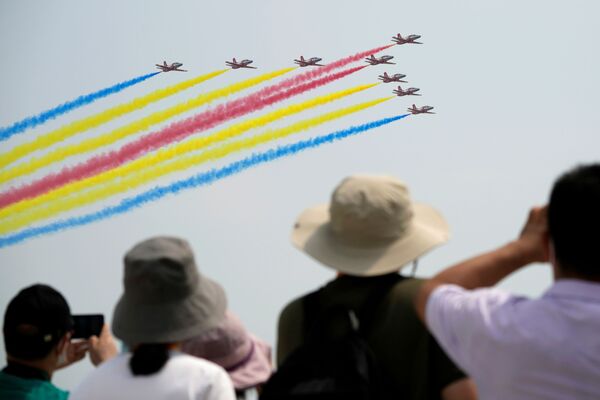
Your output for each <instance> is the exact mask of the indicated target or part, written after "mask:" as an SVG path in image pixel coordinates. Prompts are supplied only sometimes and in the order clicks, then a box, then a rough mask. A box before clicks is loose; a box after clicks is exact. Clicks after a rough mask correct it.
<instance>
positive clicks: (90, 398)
mask: <svg viewBox="0 0 600 400" xmlns="http://www.w3.org/2000/svg"><path fill="white" fill-rule="evenodd" d="M130 357H131V353H127V354H121V355H119V356H117V357H115V358H113V359H112V360H110V361H107V362H105V363H103V364H102V365H100V367H98V368H96V369H95V370H94V371H93V372H92V373H90V374H89V375H88V376H87V377H86V378H85V379H84V380H83V381H82V382H81V384H80V385H79V386H78V387H77V388H76V389H75V390H74V391H73V392H72V393H71V395H70V396H69V400H79V399H82V400H101V399H102V400H121V399H122V400H135V399H144V400H167V399H169V400H171V399H172V400H179V399H181V400H235V391H234V389H233V385H232V383H231V380H230V379H229V375H227V372H225V370H224V369H223V368H221V367H220V366H218V365H217V364H214V363H212V362H210V361H206V360H203V359H200V358H197V357H192V356H189V355H187V354H182V353H178V352H173V353H172V354H171V357H170V358H169V360H168V361H167V363H166V364H165V366H164V367H163V368H162V369H161V370H160V371H158V372H157V373H155V374H152V375H144V376H134V375H133V374H132V373H131V370H130V369H129V359H130Z"/></svg>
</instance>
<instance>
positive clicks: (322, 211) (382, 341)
mask: <svg viewBox="0 0 600 400" xmlns="http://www.w3.org/2000/svg"><path fill="white" fill-rule="evenodd" d="M447 239H448V227H447V225H446V222H445V221H444V219H443V217H442V216H441V215H440V214H439V213H438V212H437V211H435V210H434V209H433V208H431V207H430V206H427V205H424V204H416V203H412V201H411V199H410V196H409V192H408V188H407V187H406V186H405V185H404V184H403V183H402V182H400V181H398V180H397V179H395V178H392V177H384V176H353V177H349V178H346V179H344V180H343V181H342V182H341V184H340V185H339V186H338V187H337V188H336V189H335V191H334V192H333V195H332V197H331V203H330V204H328V205H320V206H316V207H313V208H310V209H308V210H306V211H304V212H303V213H302V214H301V215H300V216H299V218H298V220H297V222H296V224H295V226H294V229H293V232H292V242H293V244H294V245H295V246H296V247H298V248H299V249H300V250H302V251H304V252H306V253H307V254H308V255H310V256H311V257H313V258H314V259H316V260H317V261H319V262H320V263H322V264H323V265H325V266H327V267H329V268H332V269H333V270H335V271H337V272H338V276H337V278H336V279H334V280H332V281H330V282H329V283H328V284H327V285H326V286H324V287H323V288H321V289H320V290H319V291H318V292H316V293H317V295H316V296H317V300H316V301H315V300H311V301H310V302H309V301H308V299H309V298H312V299H315V295H313V294H309V295H305V296H303V297H301V298H299V299H296V300H294V301H292V302H291V303H290V304H288V305H287V306H286V307H285V309H284V310H283V311H282V313H281V315H280V319H279V330H278V343H277V363H278V366H281V365H283V364H284V363H285V361H286V358H287V357H288V356H289V355H290V354H291V353H293V352H294V350H296V349H298V348H299V347H300V346H301V345H302V344H303V343H304V342H305V340H306V339H307V337H308V333H309V330H310V329H311V327H312V325H314V322H315V321H316V320H317V318H316V317H312V319H311V320H305V315H306V314H305V305H306V304H307V303H310V304H315V303H316V306H311V307H310V308H311V309H314V308H317V309H318V314H320V315H323V314H325V313H326V312H327V310H328V309H333V308H335V307H339V306H340V305H341V306H343V307H344V308H348V309H351V310H354V311H355V312H356V314H357V315H358V316H359V319H361V318H363V317H364V319H367V316H370V317H369V320H370V324H369V325H370V327H371V328H370V329H369V334H368V335H367V337H366V340H367V343H368V345H369V347H370V348H371V350H372V352H373V354H374V355H375V359H376V363H377V364H378V366H379V367H380V369H381V371H383V373H384V374H385V375H386V376H387V377H388V380H389V382H388V386H389V387H388V392H390V393H391V394H392V395H394V397H396V398H403V399H420V400H422V399H438V398H443V399H461V400H465V399H472V398H474V391H473V388H472V386H471V383H470V381H469V380H468V379H466V378H465V376H464V374H463V373H462V372H461V371H460V370H459V369H458V368H456V367H455V366H454V365H453V364H452V363H451V362H450V360H449V359H448V358H447V357H446V355H445V354H444V353H443V352H442V351H441V349H440V348H439V347H438V345H437V343H436V342H435V340H434V339H433V338H432V337H431V336H430V335H429V334H428V333H427V330H426V329H425V327H424V326H423V324H422V323H421V322H420V321H419V319H418V318H417V316H416V314H415V312H414V309H413V307H412V304H413V297H414V296H415V295H416V293H417V290H418V289H419V287H420V286H421V280H420V279H415V278H409V277H402V276H401V275H399V274H398V272H399V271H400V269H401V268H402V267H404V266H405V265H407V264H409V263H411V262H415V263H416V260H417V259H418V258H419V257H421V256H423V255H424V254H425V253H427V252H428V251H430V250H431V249H433V248H434V247H436V246H438V245H441V244H443V243H445V242H446V241H447ZM390 281H391V282H392V286H385V284H386V282H390ZM382 287H384V288H385V289H382ZM382 290H387V292H386V293H385V296H382V297H383V299H382V301H381V302H379V303H378V306H377V307H376V308H375V309H368V310H365V309H364V308H366V307H368V304H369V303H371V301H370V298H372V296H373V293H376V292H380V291H382ZM267 385H269V384H267ZM265 390H266V388H265Z"/></svg>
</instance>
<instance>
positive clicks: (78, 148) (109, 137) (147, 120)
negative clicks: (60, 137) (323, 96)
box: [0, 67, 296, 184]
mask: <svg viewBox="0 0 600 400" xmlns="http://www.w3.org/2000/svg"><path fill="white" fill-rule="evenodd" d="M294 69H296V68H295V67H292V68H284V69H281V70H278V71H274V72H269V73H266V74H263V75H260V76H257V77H255V78H250V79H246V80H244V81H242V82H238V83H234V84H232V85H229V86H226V87H224V88H221V89H216V90H213V91H211V92H208V93H205V94H201V95H200V96H198V97H196V98H194V99H191V100H188V101H186V102H183V103H180V104H177V105H175V106H173V107H170V108H167V109H166V110H162V111H157V112H155V113H153V114H150V115H148V116H146V117H144V118H141V119H139V120H137V121H134V122H131V123H129V124H127V125H125V126H123V127H120V128H117V129H115V130H113V131H112V132H109V133H107V134H104V135H101V136H98V137H93V138H90V139H87V140H84V141H83V142H80V143H76V144H73V145H69V146H65V147H62V148H59V149H56V150H55V151H52V152H50V153H48V154H46V155H44V156H42V157H39V158H34V159H32V160H30V161H28V162H26V163H23V164H19V165H17V166H15V167H13V168H12V169H8V170H5V171H1V172H0V184H2V183H4V182H6V181H8V180H11V179H14V178H16V177H19V176H23V175H26V174H30V173H32V172H34V171H36V170H38V169H40V168H43V167H45V166H48V165H50V164H53V163H55V162H58V161H61V160H64V159H65V158H67V157H70V156H72V155H76V154H81V153H87V152H91V151H93V150H96V149H98V148H100V147H103V146H107V145H109V144H111V143H114V142H116V141H118V140H121V139H123V138H126V137H127V136H130V135H133V134H134V133H137V132H140V131H143V130H146V129H148V128H149V127H150V126H152V125H155V124H158V123H161V122H163V121H165V120H167V119H169V118H172V117H174V116H176V115H179V114H181V113H184V112H186V111H189V110H192V109H194V108H197V107H200V106H202V105H204V104H207V103H210V102H211V101H214V100H216V99H219V98H221V97H225V96H228V95H231V94H234V93H236V92H239V91H242V90H244V89H247V88H249V87H252V86H255V85H258V84H260V83H263V82H265V81H268V80H270V79H274V78H277V77H278V76H281V75H283V74H286V73H288V72H290V71H292V70H294Z"/></svg>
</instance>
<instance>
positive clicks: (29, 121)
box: [0, 72, 160, 142]
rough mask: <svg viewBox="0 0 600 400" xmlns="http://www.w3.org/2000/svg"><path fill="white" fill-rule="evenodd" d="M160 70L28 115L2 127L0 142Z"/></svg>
mask: <svg viewBox="0 0 600 400" xmlns="http://www.w3.org/2000/svg"><path fill="white" fill-rule="evenodd" d="M158 74H160V72H153V73H151V74H146V75H142V76H138V77H137V78H133V79H130V80H128V81H125V82H121V83H117V84H116V85H113V86H111V87H107V88H105V89H101V90H98V91H97V92H94V93H89V94H84V95H83V96H79V97H78V98H76V99H75V100H71V101H67V102H66V103H63V104H61V105H59V106H56V107H54V108H51V109H50V110H46V111H43V112H41V113H39V114H38V115H34V116H33V117H27V118H25V119H23V120H21V121H19V122H15V123H14V124H12V125H11V126H7V127H5V128H0V142H1V141H3V140H6V139H8V138H10V137H11V136H13V135H16V134H17V133H21V132H23V131H25V130H27V129H29V128H33V127H35V126H38V125H40V124H43V123H44V122H46V121H48V120H49V119H54V118H56V117H58V116H60V115H62V114H64V113H67V112H69V111H71V110H74V109H76V108H79V107H82V106H85V105H86V104H90V103H92V102H94V101H96V100H98V99H101V98H102V97H106V96H108V95H109V94H113V93H117V92H120V91H121V90H123V89H126V88H128V87H130V86H133V85H135V84H137V83H140V82H143V81H145V80H146V79H148V78H152V77H153V76H154V75H158Z"/></svg>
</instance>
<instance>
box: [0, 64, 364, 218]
mask: <svg viewBox="0 0 600 400" xmlns="http://www.w3.org/2000/svg"><path fill="white" fill-rule="evenodd" d="M369 54H370V53H369ZM354 57H356V56H354ZM350 62H351V61H350ZM346 63H348V62H346ZM365 67H366V66H364V65H363V66H359V67H354V68H349V69H347V70H343V71H340V72H337V73H335V74H331V75H327V76H325V77H323V78H320V79H316V80H313V81H309V82H307V83H304V84H300V85H297V86H295V87H291V88H290V87H289V86H288V87H286V88H285V89H286V90H282V87H281V86H280V85H281V84H277V85H271V86H270V87H267V88H264V89H262V90H260V91H258V92H256V93H254V94H251V95H249V96H246V97H243V98H241V99H237V100H233V101H229V102H227V103H225V104H221V105H219V106H217V107H215V108H213V109H210V110H207V111H205V112H203V113H200V114H197V115H196V116H193V117H190V118H187V119H185V120H183V121H179V122H176V123H173V124H171V125H170V126H168V127H166V128H164V129H162V130H160V131H157V132H153V133H150V134H147V135H145V136H142V137H140V138H139V139H138V140H136V141H134V142H131V143H128V144H126V145H124V146H123V147H121V148H120V149H118V150H114V151H111V152H107V153H103V154H99V155H97V156H95V157H92V158H90V159H88V160H87V161H85V162H83V163H80V164H77V165H74V166H72V167H66V168H63V169H62V170H61V171H59V172H58V173H55V174H49V175H47V176H45V177H43V178H41V179H39V180H37V181H33V182H32V183H29V184H26V185H23V186H20V187H16V188H12V189H9V190H8V191H6V192H5V193H2V194H0V208H3V207H6V206H8V205H10V204H13V203H16V202H18V201H21V200H24V199H28V198H32V197H35V196H38V195H40V194H43V193H46V192H49V191H50V190H52V189H55V188H58V187H61V186H64V185H66V184H68V183H70V182H73V181H76V180H80V179H83V178H87V177H89V176H93V175H96V174H99V173H101V172H103V171H106V170H108V169H111V168H115V167H118V166H119V165H122V164H124V163H126V162H128V161H131V160H133V159H135V158H136V157H138V156H140V155H142V154H144V153H146V152H149V151H152V150H155V149H158V148H160V147H163V146H166V145H168V144H169V143H172V142H174V141H178V140H182V139H184V138H185V137H187V136H189V135H191V134H192V133H196V132H201V131H204V130H207V129H210V128H213V127H214V126H216V125H218V124H220V123H222V122H224V121H226V120H229V119H232V118H236V117H239V116H242V115H245V114H248V113H250V112H254V111H258V110H260V109H262V108H264V107H266V106H269V105H272V104H274V103H276V102H279V101H282V100H286V99H288V98H290V97H293V96H296V95H299V94H301V93H304V92H306V91H309V90H312V89H315V88H318V87H320V86H323V85H326V84H328V83H330V82H333V81H335V80H338V79H341V78H344V77H345V76H348V75H350V74H352V73H354V72H357V71H359V70H361V69H363V68H365ZM310 72H312V71H310ZM303 75H304V74H303ZM319 75H321V74H319ZM305 79H306V78H305ZM275 86H277V87H279V88H278V89H277V90H273V87H275ZM268 94H270V96H269V95H268Z"/></svg>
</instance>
